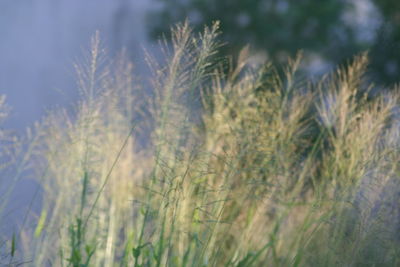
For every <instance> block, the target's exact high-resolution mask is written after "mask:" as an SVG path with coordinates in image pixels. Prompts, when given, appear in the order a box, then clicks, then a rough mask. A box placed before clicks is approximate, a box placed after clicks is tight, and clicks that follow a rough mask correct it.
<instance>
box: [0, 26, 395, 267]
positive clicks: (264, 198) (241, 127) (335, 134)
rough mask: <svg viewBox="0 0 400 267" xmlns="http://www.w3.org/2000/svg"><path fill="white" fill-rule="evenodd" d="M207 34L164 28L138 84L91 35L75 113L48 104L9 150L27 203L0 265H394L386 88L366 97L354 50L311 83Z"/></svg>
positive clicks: (390, 113) (367, 87) (291, 67)
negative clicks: (29, 221) (38, 205)
mask: <svg viewBox="0 0 400 267" xmlns="http://www.w3.org/2000/svg"><path fill="white" fill-rule="evenodd" d="M218 35H219V29H218V23H215V24H214V25H213V26H211V27H209V28H207V27H206V28H205V29H204V32H203V33H201V34H197V33H193V32H192V30H191V29H190V27H189V26H188V24H187V23H185V24H181V25H178V26H176V27H175V28H174V29H173V30H172V42H171V43H167V42H166V43H163V44H161V46H162V47H163V52H164V56H165V57H164V58H163V59H158V58H157V59H155V58H152V57H151V56H147V61H148V63H149V66H150V68H151V70H152V76H151V81H150V83H147V82H145V81H142V80H140V79H139V78H138V77H135V76H133V73H134V66H133V65H132V64H131V63H130V62H129V61H127V60H126V58H127V57H126V56H124V54H123V53H122V54H121V55H120V56H119V57H117V58H116V59H109V58H107V56H106V55H105V54H104V51H103V49H102V47H101V45H100V42H99V36H98V34H97V35H95V36H94V37H93V40H92V44H91V51H90V53H89V55H88V57H87V58H82V60H81V62H79V64H77V65H76V66H75V67H76V70H77V81H78V84H79V90H80V92H81V99H80V101H79V103H78V104H77V105H76V109H75V111H74V112H73V113H70V112H66V111H63V110H59V111H54V112H52V113H51V114H49V116H48V117H47V118H46V119H45V120H44V121H43V122H41V123H39V124H38V125H37V126H36V127H35V129H34V130H32V131H31V134H30V135H29V142H28V145H27V146H28V148H29V149H28V150H24V151H25V152H24V155H25V156H24V157H21V156H19V157H14V158H15V160H14V162H15V164H17V165H18V166H19V167H16V168H17V169H21V168H22V169H24V168H32V169H34V170H35V172H36V177H37V180H38V182H39V183H40V184H41V186H42V188H43V191H44V194H43V207H42V212H41V214H38V215H37V216H36V217H35V219H34V227H28V226H26V227H22V229H21V231H20V232H18V233H16V234H15V235H12V237H11V238H9V240H8V241H7V242H4V244H3V245H1V244H0V248H1V249H2V252H1V253H0V255H3V254H4V256H2V257H3V259H4V260H1V259H2V258H0V263H3V262H4V264H9V263H13V262H16V261H17V260H18V261H19V260H20V261H26V262H27V263H25V264H26V265H31V266H74V267H78V266H188V267H192V266H193V267H195V266H197V267H200V266H237V267H239V266H241V267H244V266H399V265H400V251H399V250H400V246H399V245H400V235H399V228H400V221H399V220H400V201H399V198H398V196H399V193H400V184H399V178H400V177H399V175H400V165H399V164H398V162H399V160H400V116H399V114H398V113H399V100H400V91H399V89H398V88H396V87H394V88H391V89H390V90H389V89H386V90H383V89H382V90H380V91H378V93H375V92H376V91H377V90H375V89H376V88H375V87H374V85H373V84H372V83H371V82H370V81H369V80H368V75H366V73H367V67H368V56H367V54H362V55H359V56H356V57H355V58H354V59H352V60H351V61H349V62H348V64H346V65H345V66H342V67H339V68H337V69H336V70H335V71H333V72H332V73H329V74H327V75H326V76H324V77H322V78H321V79H320V80H319V81H311V80H309V79H307V78H304V77H302V75H301V72H299V71H298V69H300V68H301V64H302V61H301V55H299V56H298V57H296V58H295V59H292V60H288V62H287V64H286V65H285V66H282V67H275V66H272V65H271V64H268V63H265V64H261V65H257V64H254V63H253V62H252V61H251V57H250V52H249V49H248V48H244V49H243V50H242V51H241V52H240V54H239V55H237V56H234V57H232V58H233V59H230V58H222V57H219V54H218V49H219V48H220V46H221V44H220V43H219V41H218ZM149 84H150V86H149ZM147 87H151V90H150V91H149V90H145V88H147ZM148 91H149V92H148ZM373 92H374V93H373ZM0 104H2V105H3V101H0ZM4 116H5V113H4ZM0 117H3V112H0ZM1 137H3V136H1ZM7 140H8V139H7ZM10 142H11V141H7V143H10ZM15 142H20V141H19V140H15ZM6 147H7V146H2V147H1V149H3V148H4V149H5V148H6ZM13 147H15V146H13ZM14 150H15V151H14ZM14 150H10V149H7V151H4V152H7V154H8V155H9V154H15V153H22V152H20V151H19V150H18V149H14ZM7 158H13V157H10V156H7ZM27 162H29V163H27ZM4 168H6V167H4ZM0 204H1V203H0ZM0 211H1V210H0ZM33 217H34V216H33ZM17 243H18V244H17ZM2 253H3V254H2Z"/></svg>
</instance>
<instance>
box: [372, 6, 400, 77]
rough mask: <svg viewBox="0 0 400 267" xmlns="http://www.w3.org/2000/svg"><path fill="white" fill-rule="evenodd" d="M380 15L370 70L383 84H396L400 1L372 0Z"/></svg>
mask: <svg viewBox="0 0 400 267" xmlns="http://www.w3.org/2000/svg"><path fill="white" fill-rule="evenodd" d="M373 2H374V3H375V5H376V7H377V8H378V9H379V11H380V13H381V14H382V18H383V24H382V26H381V27H380V29H379V31H378V34H377V38H376V40H375V44H374V46H373V48H372V53H371V61H372V69H373V71H374V73H375V74H376V78H378V79H380V81H381V82H383V83H393V82H398V81H399V80H400V79H399V72H400V1H398V0H373Z"/></svg>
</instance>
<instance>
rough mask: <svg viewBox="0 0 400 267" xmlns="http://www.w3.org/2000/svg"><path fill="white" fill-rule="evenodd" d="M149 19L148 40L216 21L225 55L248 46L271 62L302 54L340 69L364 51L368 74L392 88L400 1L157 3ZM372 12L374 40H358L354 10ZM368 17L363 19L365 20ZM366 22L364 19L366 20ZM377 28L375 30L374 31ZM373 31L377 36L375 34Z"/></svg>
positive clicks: (399, 42)
mask: <svg viewBox="0 0 400 267" xmlns="http://www.w3.org/2000/svg"><path fill="white" fill-rule="evenodd" d="M158 2H159V3H160V8H159V9H157V10H155V11H154V12H152V13H151V14H150V16H149V24H150V28H151V34H152V35H153V36H154V37H158V36H159V35H160V34H162V33H164V32H167V31H168V26H167V25H170V23H176V22H178V21H182V20H184V19H185V18H189V20H190V22H191V23H192V24H193V25H194V26H195V27H197V28H200V27H201V25H203V24H204V23H206V24H207V23H211V22H212V21H214V20H219V21H221V28H222V31H223V33H224V34H223V38H224V39H225V41H226V42H227V43H229V46H228V47H227V49H228V50H230V51H229V52H232V51H234V52H237V51H238V50H239V49H240V48H241V47H242V46H244V45H246V44H247V43H250V44H252V45H253V46H254V47H255V48H256V49H259V51H265V52H267V55H268V58H269V59H271V60H272V61H275V62H282V61H284V60H285V59H286V58H287V56H294V55H295V54H296V52H297V51H298V50H303V51H305V53H304V54H305V55H306V57H307V56H309V59H310V60H311V61H312V60H313V59H315V58H316V57H315V56H317V58H319V59H322V60H323V61H324V62H327V63H332V64H333V65H335V64H340V63H343V61H344V60H345V59H347V58H349V57H350V56H352V55H354V54H357V53H359V52H361V51H364V50H366V49H369V50H370V52H371V71H372V72H373V74H372V75H371V77H373V78H374V79H375V80H377V81H379V82H380V83H383V84H389V83H393V82H397V81H398V80H399V79H398V72H399V69H400V68H399V67H400V1H397V0H366V1H349V0H324V1H320V0H246V1H243V0H219V1H212V0H158ZM360 6H363V7H362V8H365V6H372V9H374V10H375V11H376V13H377V17H379V19H380V20H381V21H377V22H376V23H377V24H378V25H374V23H368V25H369V26H367V27H370V29H368V31H370V32H371V33H372V35H374V37H373V38H372V39H371V40H360V38H359V36H360V32H358V31H359V29H358V28H357V27H356V26H355V25H354V23H355V22H354V21H353V19H354V18H356V17H357V16H358V15H357V14H356V13H357V11H356V10H357V8H360ZM364 16H367V15H364ZM365 20H369V21H370V19H369V18H365ZM379 24H380V25H379ZM375 28H376V30H375Z"/></svg>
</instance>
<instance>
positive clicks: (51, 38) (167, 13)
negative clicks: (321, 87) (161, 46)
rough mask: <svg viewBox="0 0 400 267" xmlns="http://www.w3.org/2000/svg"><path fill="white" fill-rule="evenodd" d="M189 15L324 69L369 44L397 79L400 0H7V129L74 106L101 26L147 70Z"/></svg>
mask: <svg viewBox="0 0 400 267" xmlns="http://www.w3.org/2000/svg"><path fill="white" fill-rule="evenodd" d="M186 18H188V19H189V21H190V22H191V24H192V26H193V27H194V28H195V29H197V30H201V28H202V27H203V25H204V24H208V25H210V24H211V22H212V21H215V20H219V21H221V30H222V32H223V34H222V39H223V40H224V41H225V42H226V45H225V46H224V48H223V53H225V54H231V53H233V54H234V53H236V52H237V51H238V50H239V49H240V48H242V47H243V46H244V45H246V44H250V45H251V47H252V49H253V50H252V51H253V53H254V55H255V56H256V57H255V58H257V59H261V60H270V61H273V62H275V63H282V62H283V61H284V60H286V58H287V57H288V56H294V55H295V54H296V52H297V51H298V50H300V49H301V50H303V52H304V69H303V71H304V72H305V73H307V74H308V75H320V74H322V73H325V72H326V71H328V70H330V69H332V68H333V67H334V66H335V65H336V64H340V63H343V62H345V61H346V60H348V59H350V58H351V57H352V56H353V55H355V54H357V53H360V52H362V51H365V50H369V52H370V58H371V65H370V69H369V75H368V77H370V79H372V80H373V81H374V82H375V84H376V86H377V87H387V86H389V85H391V84H393V83H396V82H398V81H399V71H400V1H399V0H323V1H321V0H85V1H82V0H0V94H5V95H6V96H7V102H8V104H9V105H10V106H11V108H12V111H11V116H10V118H9V119H8V121H7V122H6V124H5V125H4V127H6V128H12V129H14V130H15V131H16V133H18V134H23V132H24V130H25V128H26V127H27V126H30V125H32V123H33V122H34V121H37V120H39V119H40V118H41V117H43V116H44V115H45V114H46V112H47V111H48V110H52V109H54V108H59V107H66V108H69V107H71V106H72V105H73V103H74V101H76V100H77V97H78V90H77V88H76V85H75V76H74V69H73V66H72V64H73V62H76V61H78V62H79V61H80V59H81V58H82V55H84V54H85V53H87V51H88V49H89V41H90V37H91V36H92V35H93V34H94V32H95V31H96V30H99V31H100V33H101V39H102V42H103V46H104V47H105V48H107V50H108V52H109V54H110V55H111V56H113V55H114V54H115V53H117V52H118V51H120V50H121V49H122V48H126V49H127V52H128V56H129V57H130V58H131V59H132V60H133V62H134V64H135V67H136V72H137V73H138V74H139V75H142V76H146V67H145V63H144V60H143V50H142V48H143V47H144V48H146V49H149V50H152V49H153V47H156V45H157V43H156V40H157V39H158V38H159V37H160V36H162V35H163V34H165V33H168V31H169V28H170V26H171V25H173V24H175V23H177V22H182V21H184V20H185V19H186ZM1 179H3V177H1ZM4 179H5V178H4ZM33 186H34V183H32V182H29V180H24V181H22V182H21V184H20V185H19V186H17V188H18V190H19V191H18V192H16V193H15V194H18V195H19V196H20V195H23V196H24V197H23V198H21V197H19V198H18V201H19V202H15V201H13V206H12V207H11V210H19V207H20V206H24V205H26V204H27V203H28V202H29V201H28V200H29V199H31V197H32V195H33V190H32V188H33ZM15 199H17V198H15Z"/></svg>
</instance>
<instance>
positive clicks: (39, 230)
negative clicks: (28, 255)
mask: <svg viewBox="0 0 400 267" xmlns="http://www.w3.org/2000/svg"><path fill="white" fill-rule="evenodd" d="M46 218H47V211H46V210H43V211H42V213H41V214H40V218H39V221H38V225H37V226H36V229H35V237H39V236H40V234H41V233H42V231H43V228H44V224H45V222H46Z"/></svg>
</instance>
